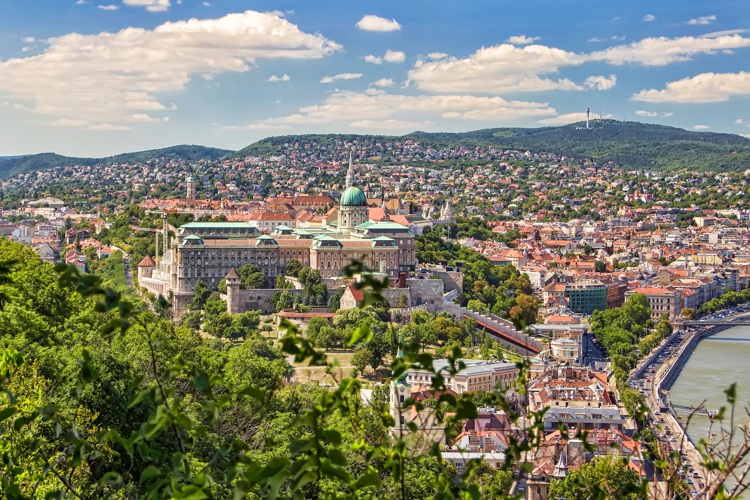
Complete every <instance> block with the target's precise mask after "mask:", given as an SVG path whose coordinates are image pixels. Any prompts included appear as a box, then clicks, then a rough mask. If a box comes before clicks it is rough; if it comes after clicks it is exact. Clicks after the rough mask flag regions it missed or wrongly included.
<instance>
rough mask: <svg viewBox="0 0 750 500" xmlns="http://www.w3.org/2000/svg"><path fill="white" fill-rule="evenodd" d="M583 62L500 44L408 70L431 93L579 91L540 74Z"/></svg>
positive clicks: (558, 51)
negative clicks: (462, 57) (462, 56)
mask: <svg viewBox="0 0 750 500" xmlns="http://www.w3.org/2000/svg"><path fill="white" fill-rule="evenodd" d="M584 61H585V59H584V58H583V57H582V56H580V55H578V54H575V53H573V52H567V51H564V50H561V49H556V48H551V47H545V46H543V45H527V46H525V47H516V46H515V45H511V44H501V45H495V46H493V47H483V48H481V49H479V50H478V51H476V52H474V53H473V54H471V55H470V56H469V57H467V58H464V59H457V58H455V57H448V58H443V59H439V60H431V61H424V60H420V61H417V63H416V64H415V65H414V67H413V68H412V69H411V70H410V71H409V82H410V83H412V84H414V85H416V86H417V87H418V88H420V89H422V90H427V91H430V92H483V93H492V94H496V93H503V92H513V91H525V92H533V91H544V90H581V89H582V88H583V87H581V86H580V85H577V84H575V83H573V82H572V81H570V80H568V79H560V80H552V79H548V78H542V77H540V76H539V75H543V74H549V73H555V72H557V71H558V69H559V68H561V67H563V66H571V65H577V64H581V63H583V62H584Z"/></svg>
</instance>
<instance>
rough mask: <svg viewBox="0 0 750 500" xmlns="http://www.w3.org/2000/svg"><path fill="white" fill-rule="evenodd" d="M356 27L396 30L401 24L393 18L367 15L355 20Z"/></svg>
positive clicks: (371, 29)
mask: <svg viewBox="0 0 750 500" xmlns="http://www.w3.org/2000/svg"><path fill="white" fill-rule="evenodd" d="M357 28H359V29H361V30H365V31H398V30H400V29H401V25H400V24H399V23H398V21H396V20H395V19H386V18H384V17H379V16H373V15H367V16H364V17H362V19H360V20H359V21H358V22H357Z"/></svg>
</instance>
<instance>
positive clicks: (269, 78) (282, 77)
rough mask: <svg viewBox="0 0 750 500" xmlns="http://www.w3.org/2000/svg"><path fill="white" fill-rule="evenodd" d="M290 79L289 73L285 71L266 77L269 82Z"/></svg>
mask: <svg viewBox="0 0 750 500" xmlns="http://www.w3.org/2000/svg"><path fill="white" fill-rule="evenodd" d="M291 79H292V78H291V77H290V76H289V75H287V74H286V73H284V74H283V75H281V76H276V75H271V76H269V77H268V81H269V82H288V81H289V80H291Z"/></svg>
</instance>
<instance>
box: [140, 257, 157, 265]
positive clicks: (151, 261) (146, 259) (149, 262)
mask: <svg viewBox="0 0 750 500" xmlns="http://www.w3.org/2000/svg"><path fill="white" fill-rule="evenodd" d="M138 267H156V263H155V262H154V259H152V258H151V257H149V256H148V255H146V256H145V257H144V258H143V259H142V260H141V261H140V262H139V263H138Z"/></svg>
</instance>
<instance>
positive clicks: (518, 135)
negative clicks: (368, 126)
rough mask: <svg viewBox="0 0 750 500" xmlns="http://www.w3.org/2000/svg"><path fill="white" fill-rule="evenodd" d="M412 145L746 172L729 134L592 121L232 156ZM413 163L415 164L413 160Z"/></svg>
mask: <svg viewBox="0 0 750 500" xmlns="http://www.w3.org/2000/svg"><path fill="white" fill-rule="evenodd" d="M409 139H411V140H415V141H419V142H420V143H422V145H423V146H425V147H434V148H454V147H460V146H478V147H494V148H505V149H520V150H531V151H534V152H550V153H556V154H561V155H566V156H575V157H588V158H592V159H596V160H598V161H600V162H608V161H612V162H615V163H616V164H618V165H620V166H622V167H626V168H636V169H641V168H647V169H669V170H673V169H678V168H688V169H693V170H744V169H746V168H750V139H747V138H745V137H742V136H739V135H734V134H720V133H713V132H693V131H688V130H684V129H680V128H675V127H667V126H663V125H652V124H646V123H640V122H619V121H615V120H601V121H599V120H595V121H593V123H592V128H590V129H586V128H585V123H583V122H582V123H574V124H570V125H564V126H561V127H541V128H494V129H485V130H476V131H472V132H462V133H441V132H413V133H411V134H407V135H404V136H400V137H396V136H371V135H354V134H316V135H302V136H279V137H270V138H268V139H264V140H262V141H258V142H256V143H254V144H251V145H250V146H248V147H246V148H244V149H241V150H240V151H238V152H237V156H243V155H259V156H270V155H273V154H274V153H275V152H276V151H277V148H278V146H279V145H281V144H285V143H293V142H295V141H299V142H303V143H316V144H317V145H318V146H327V145H330V144H333V143H334V142H335V141H353V140H357V141H359V142H365V141H380V142H389V141H402V142H403V141H405V140H409ZM415 161H417V160H415Z"/></svg>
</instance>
